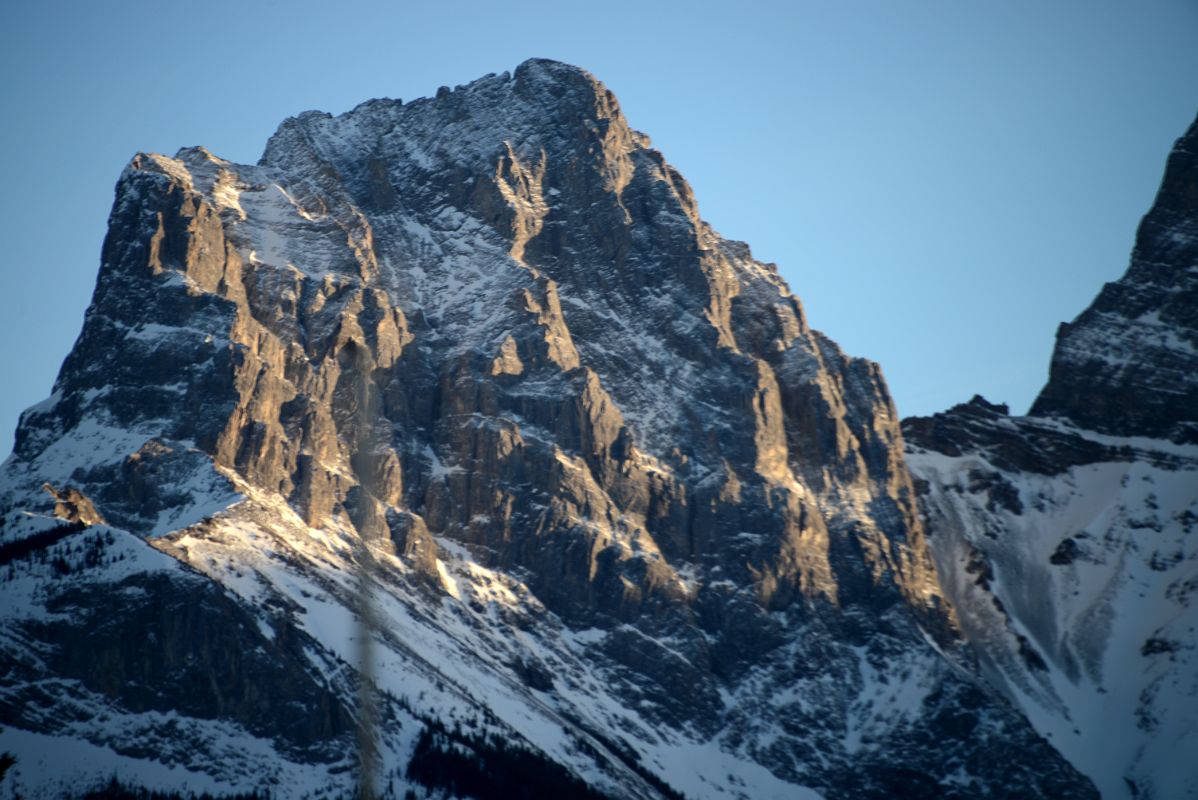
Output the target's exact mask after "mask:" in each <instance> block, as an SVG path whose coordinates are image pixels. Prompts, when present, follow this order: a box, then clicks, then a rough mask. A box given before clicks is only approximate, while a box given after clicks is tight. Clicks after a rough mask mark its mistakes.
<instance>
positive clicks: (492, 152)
mask: <svg viewBox="0 0 1198 800" xmlns="http://www.w3.org/2000/svg"><path fill="white" fill-rule="evenodd" d="M0 472H2V474H0V487H2V488H0V497H2V498H3V499H2V501H0V518H2V522H0V528H2V538H0V570H2V572H0V576H2V577H3V581H2V582H0V597H2V599H0V632H2V635H0V670H2V673H0V674H3V680H2V681H0V710H2V713H3V717H2V720H3V725H4V730H3V732H0V751H10V752H12V753H13V754H14V755H15V756H16V758H17V762H16V765H15V766H14V767H13V768H12V770H11V771H10V773H9V776H8V777H7V778H6V780H8V781H11V782H13V783H14V784H15V785H16V786H17V787H18V789H19V791H20V792H21V793H22V795H23V796H26V797H56V796H59V795H60V794H63V793H69V792H70V791H72V790H77V789H78V788H79V787H84V786H87V785H89V784H90V783H94V782H96V781H103V780H106V779H107V778H108V776H110V775H112V774H114V773H115V774H116V775H117V776H118V777H119V778H120V779H121V780H122V781H125V782H127V783H132V784H136V785H142V786H148V787H152V788H160V789H164V790H172V791H180V790H184V789H186V790H195V791H200V790H203V791H211V792H217V793H220V792H234V791H237V792H246V791H253V790H260V791H267V792H269V793H270V794H271V796H272V797H279V798H292V797H295V798H299V797H313V798H316V797H334V796H339V795H340V794H343V793H348V792H349V791H351V790H352V787H353V785H354V781H355V779H356V774H357V771H358V766H359V763H365V764H367V765H368V766H369V765H371V764H378V774H379V778H378V788H379V790H380V791H381V792H383V793H384V795H385V796H388V797H391V796H396V797H398V796H406V795H407V793H409V792H410V793H412V795H414V796H430V795H433V796H443V794H442V795H438V794H437V793H438V792H442V793H444V794H461V795H473V796H513V795H514V793H515V792H516V791H517V788H516V787H520V786H524V787H527V786H530V785H532V786H539V787H541V791H542V792H543V793H544V795H545V796H580V797H581V796H585V795H586V794H587V793H591V794H592V795H593V796H607V797H628V798H632V797H677V796H679V795H680V794H681V795H684V796H687V797H695V798H698V797H740V798H771V797H773V798H783V797H784V798H797V797H815V796H819V795H822V796H824V797H828V798H871V797H879V798H880V797H887V798H889V797H895V796H940V797H961V798H965V797H970V798H972V797H977V796H986V797H1012V798H1014V797H1019V798H1023V797H1029V796H1045V797H1047V796H1051V797H1060V798H1073V797H1079V798H1081V797H1094V796H1096V793H1095V789H1094V786H1093V784H1092V783H1091V781H1090V779H1089V778H1087V777H1085V776H1084V775H1083V774H1082V773H1081V772H1079V770H1078V769H1077V768H1075V766H1073V765H1071V764H1070V762H1069V761H1068V760H1067V759H1066V758H1064V757H1062V756H1061V755H1060V754H1058V752H1057V751H1056V750H1055V749H1054V748H1053V746H1052V744H1051V743H1050V741H1049V740H1047V739H1046V738H1044V736H1042V735H1041V734H1040V733H1038V732H1037V729H1036V728H1035V727H1034V726H1033V724H1031V723H1029V722H1028V721H1027V719H1025V717H1024V716H1023V714H1022V713H1021V712H1020V711H1019V709H1020V708H1024V707H1025V704H1024V701H1023V698H1022V697H1021V696H1017V695H1014V694H1012V693H1011V692H1004V691H1002V690H996V689H995V688H993V687H992V686H991V685H990V684H989V683H987V681H986V677H987V676H988V675H990V674H991V673H992V672H993V670H990V671H987V670H985V669H984V667H985V664H984V663H983V662H981V661H979V655H978V653H979V650H978V649H977V648H975V647H974V645H972V644H971V639H970V637H971V632H972V630H973V629H972V627H971V626H972V624H973V618H972V617H969V616H962V615H960V614H959V613H958V612H957V611H956V610H954V606H953V603H954V602H956V601H957V600H958V599H959V598H958V593H956V592H955V586H956V584H955V583H954V582H953V581H954V580H955V578H956V577H957V576H955V573H949V574H948V575H947V576H946V575H944V574H941V572H940V571H941V570H944V569H945V568H946V566H947V567H948V568H949V569H952V568H953V567H954V566H955V565H954V563H953V562H952V561H951V559H950V560H948V561H946V560H945V559H944V558H943V552H942V549H941V550H937V549H936V548H935V543H936V539H935V538H933V539H929V537H928V535H927V533H926V530H925V525H924V523H923V521H922V519H921V516H920V507H919V497H918V495H917V491H916V486H915V484H913V482H912V480H911V477H910V474H909V472H908V468H907V466H906V463H905V461H904V452H903V439H902V433H901V431H900V427H899V420H898V417H897V414H896V413H895V409H894V406H893V404H892V402H891V399H890V397H889V394H888V392H887V389H886V386H885V382H884V380H883V378H882V374H881V371H880V369H879V368H878V367H877V365H875V364H873V363H871V362H869V361H865V360H862V359H857V358H852V357H849V356H846V355H845V354H844V353H842V352H841V350H840V349H839V348H838V347H837V346H836V345H835V343H833V342H832V341H830V340H829V339H828V338H827V337H825V336H823V335H822V334H820V333H819V332H817V331H814V330H812V329H811V328H809V327H808V325H807V322H806V319H805V317H804V314H803V310H802V308H801V306H800V304H799V302H798V300H797V299H796V298H795V297H794V296H793V295H792V294H791V293H790V291H789V290H788V289H787V287H786V286H785V284H784V282H783V281H782V280H781V278H780V277H779V275H778V273H777V271H776V269H775V268H774V267H773V266H772V265H768V264H763V263H760V262H758V261H756V260H754V259H753V257H752V255H751V253H750V251H749V248H748V247H747V246H746V245H744V244H741V243H738V242H733V241H729V240H725V239H723V238H721V237H720V236H719V235H718V234H716V233H715V232H714V231H713V230H712V229H711V228H710V227H709V226H708V225H707V224H705V223H704V222H703V221H702V219H701V218H700V216H699V212H698V208H697V206H696V203H695V198H694V197H693V195H692V192H691V190H690V188H689V187H688V185H687V184H686V182H685V180H684V179H683V178H682V176H681V175H679V174H678V172H677V171H676V170H674V169H673V168H672V167H670V166H669V164H668V163H667V162H666V161H665V159H664V158H663V156H662V155H661V154H660V153H659V152H657V151H656V150H654V149H653V148H652V147H651V145H650V141H649V139H648V137H647V136H645V135H644V134H641V133H639V132H637V131H635V130H633V129H632V128H630V127H629V125H628V123H627V121H626V120H625V119H624V117H623V115H622V114H621V112H620V109H619V106H618V103H617V102H616V99H615V98H614V97H613V96H612V95H611V93H610V92H609V91H607V90H606V89H605V88H604V87H603V86H602V85H601V84H600V83H598V81H596V80H595V79H594V78H593V77H592V76H590V75H589V74H587V73H586V72H583V71H582V70H579V69H577V68H575V67H571V66H568V65H565V64H560V63H556V62H551V61H543V60H533V61H528V62H525V63H524V64H522V65H520V66H519V67H518V68H517V69H516V70H515V72H514V73H513V74H511V75H509V74H507V73H505V74H503V75H491V76H487V77H485V78H482V79H480V80H478V81H475V82H473V83H471V84H469V85H466V86H462V87H458V88H456V89H453V90H450V89H448V88H443V89H441V90H440V91H438V92H437V95H436V97H435V98H428V99H421V100H417V101H414V102H410V103H402V102H400V101H398V100H372V101H369V102H367V103H364V104H362V105H360V106H358V107H357V108H355V109H354V110H352V111H350V112H348V113H346V114H343V115H341V116H338V117H332V116H329V115H327V114H321V113H316V112H308V113H305V114H301V115H300V116H298V117H295V118H293V119H289V120H287V121H285V122H284V123H283V124H282V125H281V126H280V128H279V129H278V131H277V132H276V133H275V134H274V136H273V137H271V139H270V141H269V142H268V143H267V145H266V148H265V152H264V154H263V156H262V159H261V160H260V162H259V163H258V164H257V165H255V166H250V165H239V164H233V163H230V162H228V161H225V160H222V159H221V158H219V157H217V156H216V155H214V154H212V153H209V152H208V151H206V150H204V149H202V148H187V149H184V150H181V151H180V152H179V153H178V154H176V156H175V157H173V158H169V157H166V156H162V155H155V154H141V155H138V156H136V157H135V158H134V159H133V160H132V162H131V163H130V164H129V166H128V167H127V168H126V170H125V171H124V173H123V174H122V175H121V178H120V181H119V183H118V184H117V188H116V199H115V202H114V205H113V210H112V214H111V217H110V219H109V230H108V235H107V238H106V240H105V243H104V248H103V253H102V258H101V265H100V272H99V276H98V279H97V283H96V289H95V294H94V297H93V300H92V304H91V306H90V307H89V309H88V311H87V314H86V317H85V319H84V323H83V329H82V332H81V334H80V336H79V339H78V341H77V343H76V345H75V347H74V348H73V350H72V351H71V353H70V355H69V356H68V357H67V359H66V361H65V362H64V364H63V367H62V370H61V373H60V375H59V377H58V379H57V381H56V383H55V386H54V390H53V394H52V395H51V396H50V398H48V399H47V400H46V401H44V402H43V403H41V404H39V405H37V406H34V407H33V408H31V409H29V410H28V411H26V412H25V413H24V414H23V415H22V417H21V420H20V423H19V426H18V430H17V437H16V446H15V449H14V453H13V455H12V456H11V457H10V458H9V460H8V461H7V462H5V464H4V465H3V469H2V471H0ZM925 480H926V478H925ZM925 499H926V498H925ZM934 521H935V524H936V525H940V520H939V518H938V517H934ZM934 530H937V531H938V532H937V534H936V536H938V537H939V536H947V535H948V534H943V533H940V532H939V530H938V529H934ZM938 561H939V564H938V563H937V562H938ZM944 586H948V587H949V588H950V591H946V590H945V589H944V588H942V587H944ZM966 599H968V598H966ZM965 607H966V608H967V609H969V608H971V606H968V605H966V606H965ZM980 652H982V653H983V654H988V653H989V651H987V650H985V649H982V650H981V651H980ZM364 656H367V657H364ZM1166 657H1169V656H1166ZM372 687H374V689H375V690H376V691H372V690H371V689H372ZM1002 688H1003V689H1005V688H1006V686H1005V684H1003V685H1002ZM359 695H361V696H363V697H366V698H370V697H371V696H373V697H374V698H375V699H374V701H373V703H372V702H369V701H367V702H363V703H361V704H360V703H359V702H358V700H357V698H358V696H359ZM366 772H367V773H368V774H369V772H370V770H366Z"/></svg>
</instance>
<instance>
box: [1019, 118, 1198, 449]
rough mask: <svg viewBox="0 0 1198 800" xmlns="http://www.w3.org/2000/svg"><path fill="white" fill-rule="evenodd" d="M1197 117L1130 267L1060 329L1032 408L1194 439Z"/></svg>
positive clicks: (1104, 427) (1132, 431)
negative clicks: (1045, 380) (1045, 381)
mask: <svg viewBox="0 0 1198 800" xmlns="http://www.w3.org/2000/svg"><path fill="white" fill-rule="evenodd" d="M1196 265H1198V121H1196V122H1195V123H1194V125H1191V126H1190V129H1189V130H1188V131H1187V132H1186V134H1185V135H1184V136H1183V137H1181V139H1179V140H1178V141H1177V144H1176V145H1175V146H1174V148H1173V152H1172V153H1170V155H1169V162H1168V164H1167V166H1166V168H1165V178H1164V181H1163V182H1162V183H1161V188H1160V192H1159V193H1158V194H1157V197H1156V202H1155V203H1154V205H1153V207H1152V210H1151V211H1150V212H1148V215H1147V216H1145V217H1144V221H1143V222H1142V223H1141V224H1140V229H1139V231H1138V232H1137V234H1136V244H1135V249H1134V250H1133V252H1132V257H1131V267H1130V268H1129V269H1128V270H1127V273H1126V274H1125V275H1124V276H1123V277H1122V278H1120V279H1119V280H1117V281H1115V282H1114V283H1108V284H1107V285H1106V286H1104V287H1103V289H1102V292H1101V293H1100V294H1099V295H1098V297H1097V298H1096V299H1095V300H1094V302H1093V303H1092V304H1091V305H1090V307H1089V308H1087V309H1086V310H1085V311H1084V312H1082V314H1081V315H1080V316H1079V317H1078V318H1077V319H1076V320H1074V321H1073V322H1072V323H1069V324H1062V325H1061V329H1060V331H1059V332H1058V333H1057V346H1056V350H1055V351H1054V353H1053V357H1052V368H1051V374H1050V377H1049V380H1048V384H1047V385H1046V386H1045V387H1044V390H1043V391H1042V392H1041V393H1040V396H1039V397H1038V398H1037V399H1036V402H1035V404H1034V405H1033V406H1032V410H1031V413H1032V414H1033V415H1036V416H1050V417H1063V418H1065V419H1068V420H1070V421H1072V422H1074V423H1076V424H1078V425H1080V426H1082V427H1085V428H1089V429H1091V430H1095V431H1101V432H1103V433H1110V434H1115V435H1119V436H1151V437H1154V438H1161V439H1171V440H1173V441H1175V442H1187V443H1190V444H1195V443H1198V267H1196Z"/></svg>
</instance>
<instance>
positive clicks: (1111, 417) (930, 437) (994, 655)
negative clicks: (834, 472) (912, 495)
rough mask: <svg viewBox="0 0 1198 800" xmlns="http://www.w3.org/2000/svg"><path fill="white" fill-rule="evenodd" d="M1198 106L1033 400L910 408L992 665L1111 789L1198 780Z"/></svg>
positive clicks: (943, 541) (966, 622)
mask: <svg viewBox="0 0 1198 800" xmlns="http://www.w3.org/2000/svg"><path fill="white" fill-rule="evenodd" d="M1196 148H1198V123H1196V124H1195V126H1194V127H1191V128H1190V130H1189V132H1188V133H1186V135H1185V136H1183V137H1182V138H1181V139H1180V140H1179V141H1178V143H1177V145H1176V147H1175V148H1174V150H1173V153H1172V154H1171V155H1170V157H1169V162H1168V165H1167V168H1166V171H1165V177H1164V182H1163V184H1162V186H1161V190H1160V193H1159V194H1158V195H1157V199H1156V203H1155V205H1154V206H1153V208H1152V210H1151V211H1150V212H1149V213H1148V215H1147V216H1146V217H1145V218H1144V221H1143V223H1142V224H1141V226H1140V230H1139V234H1138V237H1137V241H1136V248H1135V251H1134V253H1133V254H1132V261H1131V267H1130V268H1129V269H1128V271H1127V273H1126V274H1125V275H1124V276H1123V277H1122V278H1120V279H1119V280H1118V281H1115V282H1114V283H1109V284H1107V285H1106V286H1105V287H1104V288H1103V290H1102V292H1101V293H1100V294H1099V295H1098V297H1097V299H1096V300H1095V301H1094V303H1093V304H1092V305H1091V306H1090V307H1089V308H1088V309H1086V311H1084V312H1083V313H1082V314H1081V315H1080V316H1079V317H1078V318H1077V320H1075V321H1074V322H1073V323H1072V324H1069V325H1064V326H1062V328H1061V332H1060V334H1059V335H1058V338H1057V347H1056V351H1055V353H1054V354H1053V360H1052V371H1051V376H1050V378H1049V381H1048V384H1047V385H1046V386H1045V388H1044V390H1043V392H1041V394H1040V397H1039V399H1038V400H1037V401H1036V403H1035V405H1034V406H1033V407H1032V410H1031V412H1030V414H1029V415H1028V416H1025V417H1012V416H1010V415H1009V414H1008V412H1007V409H1006V407H1002V406H997V405H992V404H990V403H988V402H986V401H985V400H984V399H982V398H980V397H975V398H974V399H973V400H972V401H971V402H969V403H965V404H962V405H959V406H956V407H954V408H952V409H949V410H948V411H946V412H944V413H942V414H936V415H934V416H932V417H926V418H914V419H908V420H904V421H903V431H904V434H905V437H906V442H907V448H908V463H909V464H910V466H911V469H912V472H913V473H914V475H915V477H916V478H917V479H918V483H919V484H920V485H921V486H922V487H923V504H924V508H925V511H926V513H927V523H928V526H929V531H930V537H929V539H930V546H931V550H932V552H933V554H934V556H935V560H936V563H937V567H938V569H939V574H940V576H941V585H942V587H943V590H944V592H945V594H946V595H947V596H948V597H949V598H950V599H951V601H952V604H953V606H954V608H955V609H956V611H957V614H958V619H959V622H960V626H961V629H962V630H963V631H964V633H965V636H966V638H967V639H968V640H969V641H970V643H971V644H972V645H973V648H974V650H975V652H977V653H978V655H979V668H980V669H981V673H982V674H984V675H985V676H986V679H987V681H988V682H989V683H991V684H992V685H994V686H996V687H998V688H1000V689H1001V690H1002V691H1003V692H1004V693H1005V694H1006V695H1007V696H1009V697H1011V698H1012V699H1013V700H1014V701H1015V702H1016V703H1017V704H1018V705H1019V706H1020V707H1021V708H1022V710H1023V711H1024V713H1025V714H1026V715H1027V716H1028V718H1029V719H1030V720H1031V721H1032V722H1033V723H1034V724H1035V726H1036V728H1037V729H1038V730H1039V731H1040V732H1041V733H1042V734H1043V735H1045V736H1046V737H1047V738H1048V739H1049V740H1050V741H1051V742H1053V744H1054V745H1055V746H1056V747H1057V748H1058V749H1059V750H1060V751H1061V752H1062V753H1063V754H1064V755H1065V756H1067V757H1068V759H1069V760H1070V762H1071V763H1073V764H1074V766H1076V767H1077V768H1079V769H1080V770H1082V771H1083V772H1085V773H1086V774H1087V775H1088V776H1089V777H1090V778H1091V779H1092V780H1093V781H1094V782H1095V783H1096V784H1097V786H1098V788H1099V789H1100V790H1101V792H1102V795H1103V797H1108V798H1120V797H1127V798H1134V797H1140V798H1143V797H1154V798H1165V797H1193V796H1195V794H1196V793H1198V764H1195V762H1194V759H1193V757H1192V755H1191V754H1192V753H1193V752H1195V749H1196V748H1198V734H1196V732H1195V731H1196V730H1198V729H1196V727H1195V719H1196V712H1195V709H1196V708H1198V704H1196V702H1195V701H1196V699H1198V660H1196V659H1195V655H1194V654H1195V652H1196V651H1198V533H1196V532H1195V527H1196V525H1198V439H1196V438H1195V430H1198V429H1196V428H1195V423H1196V421H1198V393H1196V392H1198V355H1196V349H1195V345H1196V344H1198V316H1196V314H1198V155H1196V153H1198V150H1196Z"/></svg>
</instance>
